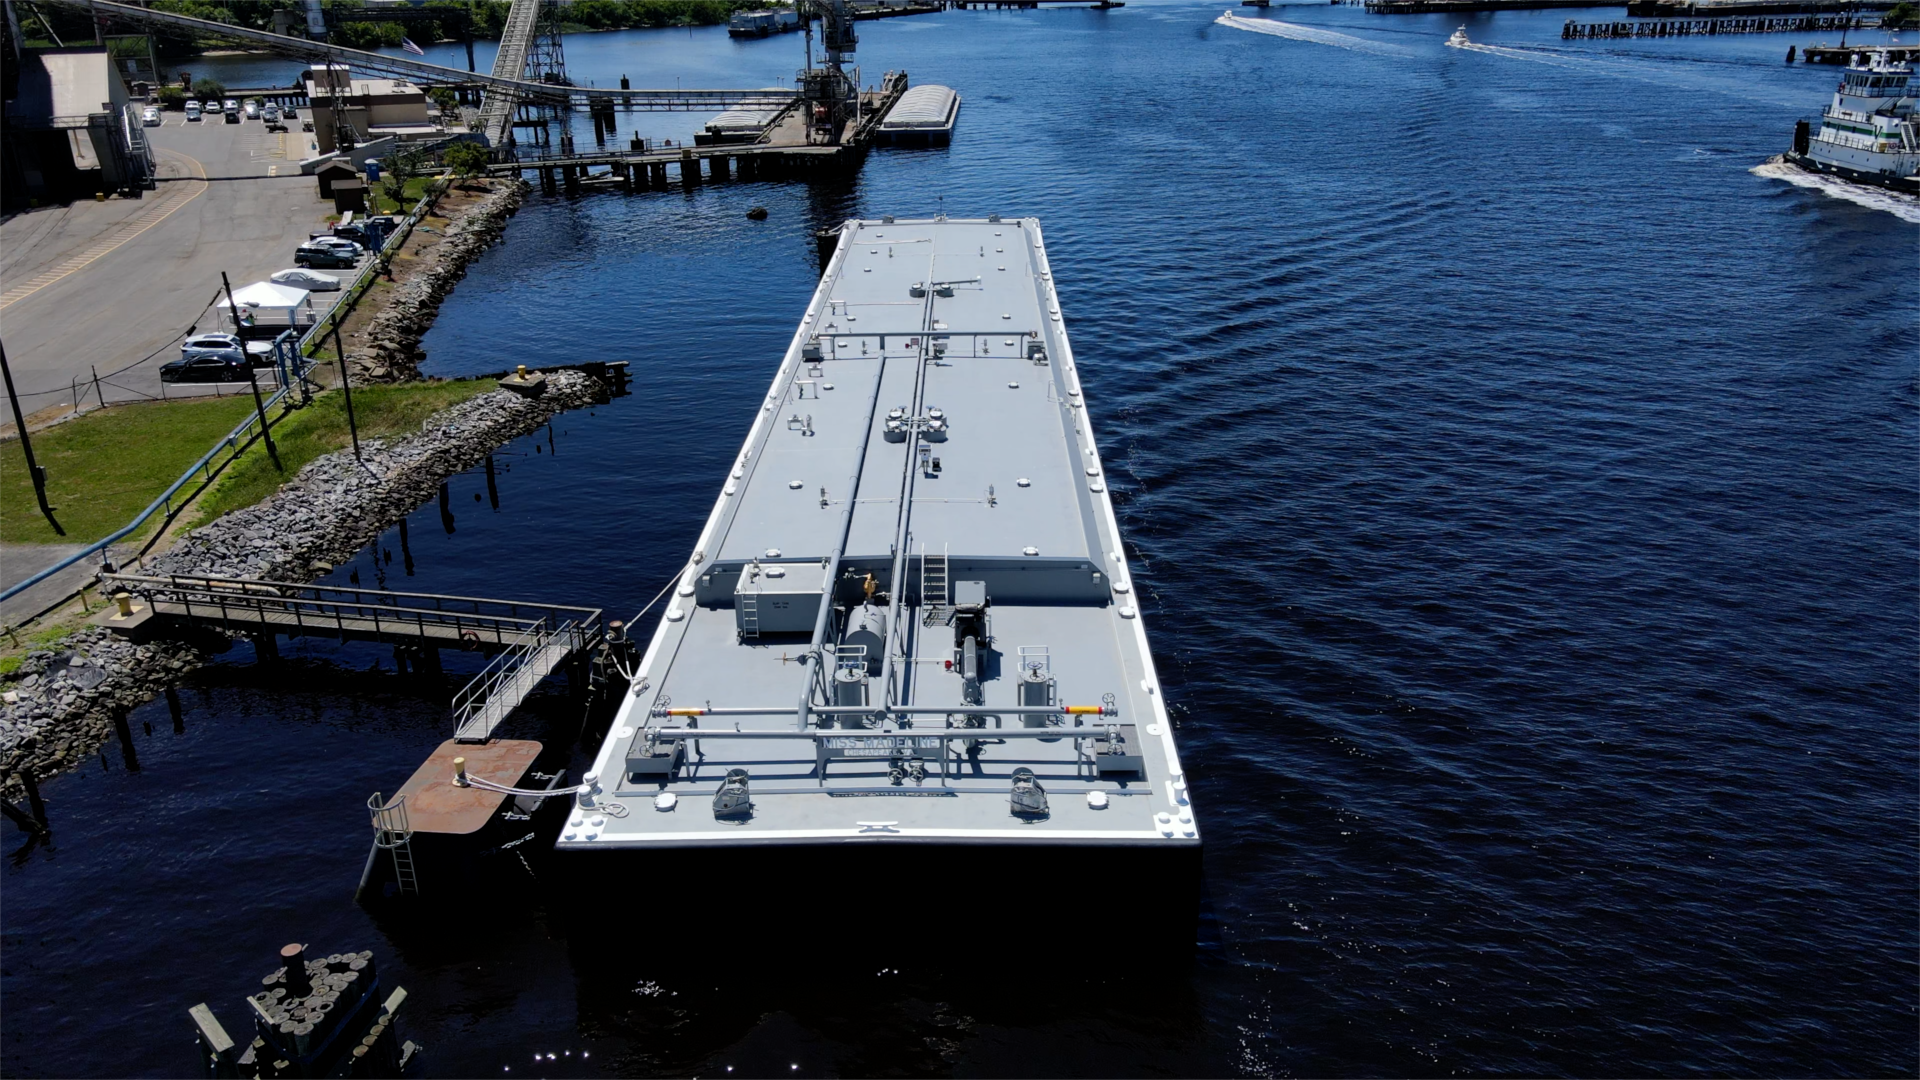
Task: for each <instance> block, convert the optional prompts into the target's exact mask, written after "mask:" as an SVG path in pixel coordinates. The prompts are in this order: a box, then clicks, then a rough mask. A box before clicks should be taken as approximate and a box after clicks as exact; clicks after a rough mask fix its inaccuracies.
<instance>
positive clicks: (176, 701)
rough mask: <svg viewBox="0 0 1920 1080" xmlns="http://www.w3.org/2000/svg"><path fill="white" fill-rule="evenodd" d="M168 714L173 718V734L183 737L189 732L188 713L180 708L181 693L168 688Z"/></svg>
mask: <svg viewBox="0 0 1920 1080" xmlns="http://www.w3.org/2000/svg"><path fill="white" fill-rule="evenodd" d="M167 714H168V715H169V716H172V717H173V733H174V734H175V735H183V734H185V733H186V730H187V720H186V713H185V712H183V711H182V710H181V708H180V692H179V691H178V690H175V689H174V688H173V687H171V686H169V687H167Z"/></svg>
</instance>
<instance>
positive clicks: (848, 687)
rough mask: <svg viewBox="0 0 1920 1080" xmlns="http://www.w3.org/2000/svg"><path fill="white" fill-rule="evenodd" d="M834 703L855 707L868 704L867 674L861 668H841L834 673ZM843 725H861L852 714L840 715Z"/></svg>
mask: <svg viewBox="0 0 1920 1080" xmlns="http://www.w3.org/2000/svg"><path fill="white" fill-rule="evenodd" d="M833 703H834V704H835V705H845V706H853V707H864V706H865V705H866V704H867V676H866V673H865V672H863V671H861V670H860V669H859V668H841V669H840V670H838V671H836V672H834V673H833ZM840 723H841V726H843V727H860V726H861V724H860V723H859V722H858V721H857V720H855V718H854V717H851V716H842V717H840Z"/></svg>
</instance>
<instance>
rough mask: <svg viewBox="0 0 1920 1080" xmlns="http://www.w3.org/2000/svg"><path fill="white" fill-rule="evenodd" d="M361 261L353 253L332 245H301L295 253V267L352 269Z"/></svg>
mask: <svg viewBox="0 0 1920 1080" xmlns="http://www.w3.org/2000/svg"><path fill="white" fill-rule="evenodd" d="M358 261H359V259H358V258H357V257H356V256H355V255H354V254H353V252H351V251H349V250H347V249H345V248H338V247H334V246H332V245H330V244H301V245H300V246H299V248H297V249H296V250H295V251H294V253H293V265H295V266H300V267H310V266H327V267H340V268H345V269H352V268H353V264H354V263H356V262H358Z"/></svg>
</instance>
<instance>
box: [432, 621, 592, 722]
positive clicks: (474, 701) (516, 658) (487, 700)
mask: <svg viewBox="0 0 1920 1080" xmlns="http://www.w3.org/2000/svg"><path fill="white" fill-rule="evenodd" d="M560 637H567V638H569V639H571V640H570V641H569V646H568V647H569V649H570V650H571V649H573V648H576V647H577V646H578V645H579V639H578V635H577V633H576V624H574V623H572V622H568V623H564V624H562V625H560V626H559V627H557V628H554V629H547V624H546V622H545V621H544V620H542V621H541V622H539V623H536V624H534V625H533V626H530V627H528V628H527V630H526V632H525V633H523V634H521V635H520V636H519V637H518V638H516V639H514V641H513V643H512V644H510V645H508V646H507V647H506V649H504V650H502V651H501V652H500V654H499V655H497V656H495V657H494V658H493V659H492V660H490V661H488V663H487V666H486V667H485V668H483V669H481V671H480V674H478V675H475V676H474V677H473V678H472V679H471V680H470V681H469V682H468V683H467V685H466V686H463V687H461V688H460V692H459V693H458V694H456V695H454V699H453V716H454V728H453V737H454V738H456V739H462V740H473V739H483V738H485V737H486V736H488V735H491V734H492V731H491V730H488V731H480V732H473V731H470V730H469V728H471V727H472V726H473V725H474V724H475V722H476V721H477V719H478V718H479V717H480V716H481V715H483V714H484V713H485V712H486V710H487V707H488V706H489V705H491V704H492V703H493V699H494V695H496V694H497V693H498V692H499V691H500V689H501V688H502V687H503V686H505V685H506V684H507V683H508V682H510V681H511V680H513V679H516V678H518V677H519V675H520V670H521V669H522V668H524V667H526V665H527V661H529V660H531V659H532V658H533V656H534V654H535V653H537V652H539V651H540V650H542V649H545V648H546V647H547V646H548V645H550V644H551V643H552V642H553V641H554V639H555V638H560Z"/></svg>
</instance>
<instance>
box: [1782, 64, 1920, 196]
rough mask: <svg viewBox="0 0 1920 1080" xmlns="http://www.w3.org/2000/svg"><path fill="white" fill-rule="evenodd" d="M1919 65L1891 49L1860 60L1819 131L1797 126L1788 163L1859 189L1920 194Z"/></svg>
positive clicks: (1845, 75) (1824, 113)
mask: <svg viewBox="0 0 1920 1080" xmlns="http://www.w3.org/2000/svg"><path fill="white" fill-rule="evenodd" d="M1912 80H1913V65H1911V64H1908V63H1904V62H1900V61H1895V60H1892V59H1890V58H1889V57H1888V55H1887V53H1886V51H1885V50H1869V51H1868V52H1867V53H1866V54H1865V55H1864V57H1856V58H1855V59H1854V61H1853V63H1851V64H1849V65H1848V66H1847V69H1846V71H1845V72H1844V73H1843V74H1842V76H1841V80H1840V86H1839V88H1838V89H1836V90H1835V91H1834V94H1833V103H1832V104H1830V105H1828V106H1827V107H1826V108H1825V109H1823V110H1821V113H1820V127H1819V130H1818V131H1813V130H1811V125H1809V123H1808V122H1807V121H1805V120H1802V121H1800V122H1799V123H1797V124H1795V125H1794V129H1793V150H1792V152H1791V153H1788V154H1786V155H1783V156H1784V160H1786V161H1787V162H1788V163H1790V164H1793V165H1797V166H1799V167H1800V168H1802V169H1805V170H1807V171H1808V172H1815V173H1824V174H1826V175H1828V176H1837V177H1839V178H1841V179H1843V180H1850V181H1852V182H1854V183H1857V184H1871V185H1873V186H1875V187H1883V188H1888V189H1890V190H1893V191H1899V192H1904V193H1906V194H1909V195H1920V131H1916V129H1915V122H1914V105H1915V95H1914V89H1913V84H1912Z"/></svg>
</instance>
